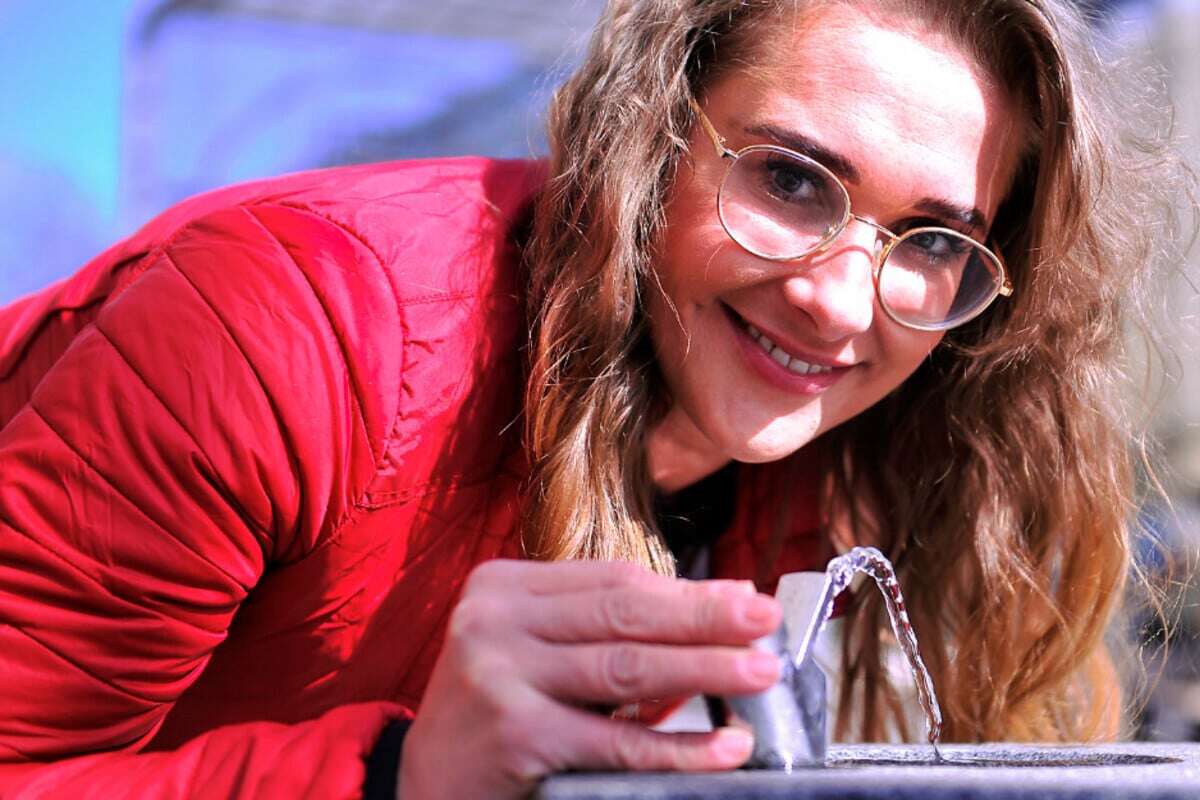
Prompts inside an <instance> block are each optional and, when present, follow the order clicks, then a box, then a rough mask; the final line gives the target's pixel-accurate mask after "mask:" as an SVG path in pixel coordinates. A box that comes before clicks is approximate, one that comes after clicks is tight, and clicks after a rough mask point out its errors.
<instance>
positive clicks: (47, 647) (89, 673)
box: [9, 625, 166, 708]
mask: <svg viewBox="0 0 1200 800" xmlns="http://www.w3.org/2000/svg"><path fill="white" fill-rule="evenodd" d="M9 627H11V628H12V629H13V630H14V631H16V632H17V633H19V634H21V635H22V636H24V637H25V638H26V639H28V640H29V641H31V642H33V643H34V644H36V645H37V646H39V647H41V648H42V649H43V650H45V651H46V652H47V653H50V654H51V655H53V656H55V657H56V658H58V659H59V660H61V661H62V662H63V663H66V664H70V665H71V666H72V667H74V668H75V669H76V670H78V671H79V672H80V673H81V674H83V675H86V676H87V677H89V678H91V679H92V680H94V681H95V682H96V683H99V684H101V685H103V686H107V687H108V688H110V689H112V690H113V691H115V692H120V693H121V694H123V695H125V696H126V697H131V698H133V699H134V700H137V701H139V702H142V703H146V704H148V705H151V706H154V707H156V708H157V707H159V706H162V705H165V704H166V703H165V702H164V701H162V700H155V699H154V698H152V697H143V696H142V695H140V694H138V693H137V692H132V691H130V690H129V689H126V688H125V687H123V686H119V685H117V684H115V683H113V682H112V681H111V680H109V679H107V678H102V677H100V676H99V675H97V674H96V673H94V672H92V671H91V670H89V669H86V668H84V666H83V665H82V664H79V663H78V662H76V661H74V660H73V659H70V658H67V656H66V654H64V653H61V652H59V651H58V650H56V649H54V648H53V647H51V646H50V645H48V644H46V643H45V642H43V641H42V640H41V639H39V638H37V637H36V636H34V635H33V634H32V633H30V632H29V631H27V630H25V629H24V628H18V627H16V626H15V625H11V626H9Z"/></svg>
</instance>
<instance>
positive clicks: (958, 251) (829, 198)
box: [718, 146, 1002, 328]
mask: <svg viewBox="0 0 1200 800" xmlns="http://www.w3.org/2000/svg"><path fill="white" fill-rule="evenodd" d="M848 202H849V201H848V198H847V196H846V193H845V190H844V189H843V188H842V185H841V183H839V182H838V180H837V178H836V177H834V175H833V174H832V173H830V172H829V171H828V170H826V169H825V168H824V167H822V166H821V165H820V164H818V163H817V162H815V161H810V160H808V159H803V158H800V157H798V156H796V155H794V154H791V153H788V152H786V151H782V150H780V149H778V148H774V147H769V146H764V147H754V148H748V149H746V150H743V151H742V152H741V153H740V154H739V156H738V157H737V159H736V160H735V161H734V162H733V164H731V165H730V167H729V171H728V173H727V174H726V176H725V180H724V183H723V184H722V186H721V191H720V194H719V198H718V205H719V211H720V215H721V220H722V222H723V224H724V225H725V228H726V230H727V231H728V232H729V235H730V236H731V237H732V238H733V239H734V240H735V241H736V242H737V243H738V244H740V245H741V246H742V247H744V248H746V249H747V250H749V251H750V252H752V253H755V254H757V255H760V256H764V257H767V258H776V259H791V258H800V257H802V256H805V255H808V254H810V253H812V252H814V251H816V250H817V249H818V248H820V247H821V246H822V245H824V244H826V243H827V242H828V241H829V239H830V238H831V237H832V236H834V235H835V234H836V233H837V232H838V231H839V230H840V229H841V226H842V225H843V224H844V223H845V222H846V220H847V219H848V217H849V208H848ZM1001 280H1002V279H1001V268H1000V265H999V264H998V263H997V262H996V260H995V258H994V257H993V256H992V254H991V253H990V252H989V251H987V250H985V249H983V248H981V247H979V246H978V245H977V244H976V243H975V242H973V241H972V240H971V239H969V238H967V237H965V236H962V235H959V234H956V233H955V232H953V231H951V230H948V229H944V228H916V229H913V230H910V231H908V232H906V233H904V234H902V235H901V237H900V238H899V239H898V240H896V241H895V242H894V244H893V245H892V246H891V247H890V249H888V250H887V257H886V259H885V261H884V263H883V265H882V267H881V268H880V272H879V276H878V282H879V296H880V300H881V302H882V303H883V305H884V307H885V308H886V309H887V311H888V313H890V314H891V315H892V316H893V317H895V318H896V319H897V320H899V321H900V322H903V323H905V324H909V325H913V326H916V327H920V328H946V327H951V326H953V325H956V324H958V323H959V322H962V321H965V320H966V319H969V318H970V317H971V316H973V315H974V314H976V313H977V312H978V311H979V310H980V309H981V308H983V307H984V306H986V305H987V303H989V302H990V301H991V300H992V298H993V297H995V295H996V291H997V289H998V288H999V285H1000V282H1001Z"/></svg>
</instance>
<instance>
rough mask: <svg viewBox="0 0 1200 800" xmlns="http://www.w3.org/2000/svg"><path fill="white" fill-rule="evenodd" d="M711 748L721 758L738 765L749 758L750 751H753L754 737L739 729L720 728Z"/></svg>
mask: <svg viewBox="0 0 1200 800" xmlns="http://www.w3.org/2000/svg"><path fill="white" fill-rule="evenodd" d="M713 747H714V748H715V749H716V750H717V752H719V753H720V754H721V755H722V756H725V757H726V758H728V759H729V760H730V761H734V762H736V763H738V764H740V763H742V762H743V761H745V760H746V759H747V758H749V757H750V751H751V750H753V749H754V736H752V735H751V734H750V732H749V731H744V730H742V729H741V728H720V729H718V730H717V736H716V739H715V740H714V741H713Z"/></svg>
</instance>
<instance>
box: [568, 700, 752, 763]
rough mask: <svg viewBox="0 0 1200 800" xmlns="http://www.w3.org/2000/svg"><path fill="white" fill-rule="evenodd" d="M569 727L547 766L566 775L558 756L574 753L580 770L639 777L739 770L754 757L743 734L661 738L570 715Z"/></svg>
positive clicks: (638, 728) (724, 731) (631, 726)
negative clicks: (624, 772)
mask: <svg viewBox="0 0 1200 800" xmlns="http://www.w3.org/2000/svg"><path fill="white" fill-rule="evenodd" d="M565 713H566V714H567V715H568V716H569V717H570V719H569V722H570V724H567V725H563V726H561V728H560V729H559V734H560V735H559V736H558V737H557V738H556V740H555V741H553V742H551V743H548V744H549V745H550V747H551V751H550V752H549V753H547V758H546V760H547V761H549V762H550V763H551V764H552V765H553V766H554V768H555V769H556V770H558V769H562V768H563V767H562V766H560V764H559V763H555V762H558V761H559V759H558V758H557V757H556V753H555V752H554V751H558V752H562V753H570V754H571V757H570V761H571V763H572V764H573V765H574V766H576V767H577V768H583V769H595V770H630V771H638V772H646V771H654V772H666V771H684V772H706V771H712V770H724V769H736V768H737V767H739V766H741V765H742V764H744V763H745V762H746V760H747V759H748V758H749V757H750V751H751V750H752V749H753V747H754V739H753V737H752V736H751V735H750V733H748V732H747V731H744V730H739V729H736V728H721V729H719V730H716V731H711V732H706V733H660V732H658V731H654V730H650V729H649V728H646V727H645V726H642V725H639V724H637V723H632V722H623V721H620V720H611V719H607V718H604V717H597V716H595V715H591V714H587V713H586V712H583V711H577V710H574V709H568V710H567V711H566V712H565Z"/></svg>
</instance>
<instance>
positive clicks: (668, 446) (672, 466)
mask: <svg viewBox="0 0 1200 800" xmlns="http://www.w3.org/2000/svg"><path fill="white" fill-rule="evenodd" d="M646 461H647V465H648V466H649V468H650V479H651V480H652V481H654V486H655V487H656V488H657V489H658V490H659V491H660V492H662V493H664V494H671V493H672V492H677V491H679V490H680V489H682V488H684V487H686V486H691V485H692V484H693V483H695V482H696V481H698V480H700V479H702V478H705V477H708V476H709V475H711V474H713V473H714V472H716V471H717V470H719V469H720V468H721V467H723V466H725V465H726V464H728V463H729V458H728V457H727V456H725V455H724V454H723V453H721V452H720V451H719V450H717V448H716V447H714V446H713V444H712V442H710V441H709V440H708V439H707V438H706V437H705V436H704V434H702V433H701V432H700V431H699V429H697V428H696V426H695V424H694V423H693V422H692V420H691V419H690V418H689V417H688V415H687V414H686V413H684V412H683V411H681V410H680V409H679V408H678V407H675V408H672V409H671V410H670V411H669V412H668V413H667V416H665V417H664V418H663V419H662V421H661V422H659V423H658V425H656V426H655V427H654V429H653V430H651V431H650V434H649V436H647V438H646Z"/></svg>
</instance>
